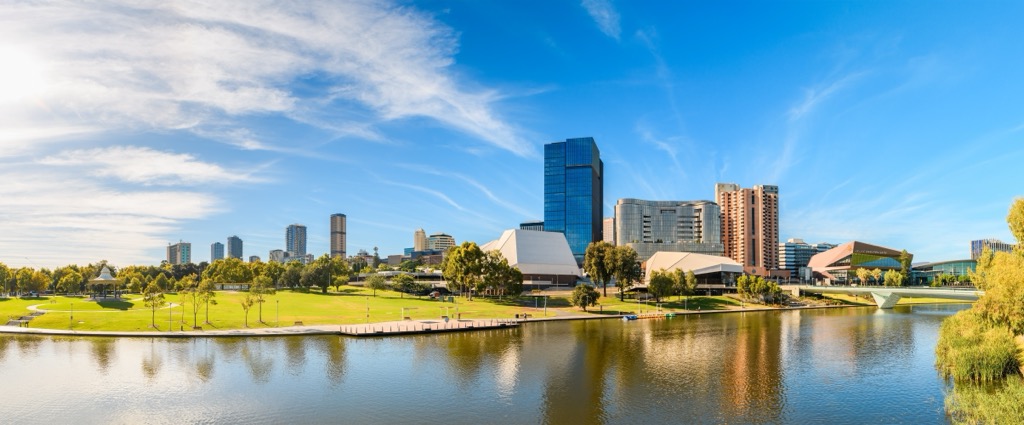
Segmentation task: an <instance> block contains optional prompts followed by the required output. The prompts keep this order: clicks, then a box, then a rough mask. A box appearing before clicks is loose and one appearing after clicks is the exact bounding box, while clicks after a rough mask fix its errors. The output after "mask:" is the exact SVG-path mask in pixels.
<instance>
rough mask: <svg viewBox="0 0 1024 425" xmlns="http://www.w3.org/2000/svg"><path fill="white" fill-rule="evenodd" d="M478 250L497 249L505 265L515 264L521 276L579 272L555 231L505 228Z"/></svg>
mask: <svg viewBox="0 0 1024 425" xmlns="http://www.w3.org/2000/svg"><path fill="white" fill-rule="evenodd" d="M480 249H481V250H483V251H484V252H487V251H494V250H497V251H498V252H501V255H502V256H503V257H505V259H506V260H508V264H509V265H510V266H514V267H519V271H521V272H523V274H524V275H573V276H580V275H581V273H580V268H579V267H577V266H576V258H575V257H573V256H572V250H570V249H569V242H567V241H566V240H565V235H563V234H561V233H558V232H542V231H538V230H521V229H509V230H506V231H504V232H502V233H501V237H500V238H498V239H495V240H493V241H490V242H487V243H485V244H483V245H481V246H480Z"/></svg>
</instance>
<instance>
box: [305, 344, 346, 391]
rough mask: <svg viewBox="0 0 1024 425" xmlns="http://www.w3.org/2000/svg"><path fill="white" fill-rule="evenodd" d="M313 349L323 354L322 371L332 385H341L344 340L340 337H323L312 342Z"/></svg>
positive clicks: (343, 373) (344, 359)
mask: <svg viewBox="0 0 1024 425" xmlns="http://www.w3.org/2000/svg"><path fill="white" fill-rule="evenodd" d="M313 347H315V348H316V350H317V351H319V352H320V353H322V354H323V357H324V370H326V371H327V380H328V381H330V383H331V384H332V385H338V384H341V381H342V378H344V377H345V367H346V366H347V365H346V364H345V362H346V361H347V359H346V358H345V340H344V339H343V338H342V337H340V336H325V337H321V338H316V339H314V340H313Z"/></svg>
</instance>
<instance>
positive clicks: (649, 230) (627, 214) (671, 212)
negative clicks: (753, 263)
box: [615, 198, 724, 261]
mask: <svg viewBox="0 0 1024 425" xmlns="http://www.w3.org/2000/svg"><path fill="white" fill-rule="evenodd" d="M615 239H616V242H617V244H618V245H623V246H629V247H631V248H633V249H634V250H636V253H637V255H638V257H639V258H640V261H647V259H648V258H651V256H652V255H654V253H655V252H658V251H667V252H695V253H698V254H706V255H722V253H723V251H724V248H723V246H722V225H721V210H720V209H719V208H718V204H716V203H714V202H711V201H645V200H642V199H630V198H625V199H619V201H618V202H616V203H615Z"/></svg>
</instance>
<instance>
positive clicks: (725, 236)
mask: <svg viewBox="0 0 1024 425" xmlns="http://www.w3.org/2000/svg"><path fill="white" fill-rule="evenodd" d="M715 201H716V202H718V206H719V207H720V208H721V210H722V243H723V244H724V245H725V256H726V257H729V258H732V259H733V260H736V261H737V262H738V263H740V264H742V265H743V271H744V272H746V273H750V274H756V275H761V276H768V275H769V274H771V273H772V272H773V271H776V270H778V268H779V187H778V186H770V185H759V186H754V187H753V188H752V189H743V188H740V186H739V185H737V184H734V183H718V184H716V185H715Z"/></svg>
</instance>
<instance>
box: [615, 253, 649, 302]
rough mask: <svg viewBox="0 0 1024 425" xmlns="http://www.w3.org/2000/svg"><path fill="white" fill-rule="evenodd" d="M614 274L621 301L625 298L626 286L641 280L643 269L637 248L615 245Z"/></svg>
mask: <svg viewBox="0 0 1024 425" xmlns="http://www.w3.org/2000/svg"><path fill="white" fill-rule="evenodd" d="M611 256H612V261H611V263H612V264H613V266H612V275H613V276H615V286H617V287H618V288H619V301H622V300H623V299H624V298H625V293H626V288H629V287H630V286H632V285H633V284H634V283H637V282H639V281H640V278H641V277H642V276H643V271H642V270H641V269H640V259H639V258H638V257H637V254H636V250H634V249H633V247H631V246H628V245H623V246H617V247H614V248H613V249H612V251H611Z"/></svg>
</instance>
